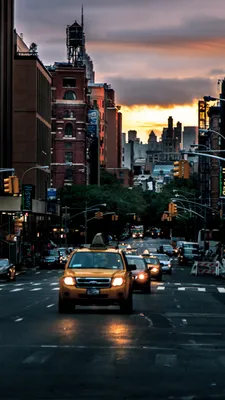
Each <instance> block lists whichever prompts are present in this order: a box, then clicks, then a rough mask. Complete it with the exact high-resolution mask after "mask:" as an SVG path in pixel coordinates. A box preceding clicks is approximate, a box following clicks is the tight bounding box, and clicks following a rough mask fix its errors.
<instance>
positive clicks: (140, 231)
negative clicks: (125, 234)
mask: <svg viewBox="0 0 225 400" xmlns="http://www.w3.org/2000/svg"><path fill="white" fill-rule="evenodd" d="M131 235H132V238H133V239H137V238H143V237H144V226H143V225H138V226H132V227H131Z"/></svg>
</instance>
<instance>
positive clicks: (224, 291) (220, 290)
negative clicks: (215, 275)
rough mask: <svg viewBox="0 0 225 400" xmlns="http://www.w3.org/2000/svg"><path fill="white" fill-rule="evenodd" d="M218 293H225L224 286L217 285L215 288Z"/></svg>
mask: <svg viewBox="0 0 225 400" xmlns="http://www.w3.org/2000/svg"><path fill="white" fill-rule="evenodd" d="M217 290H218V292H219V293H225V288H224V287H218V288H217Z"/></svg>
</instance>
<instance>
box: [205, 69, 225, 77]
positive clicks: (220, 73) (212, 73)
mask: <svg viewBox="0 0 225 400" xmlns="http://www.w3.org/2000/svg"><path fill="white" fill-rule="evenodd" d="M209 76H225V68H224V69H222V68H213V69H211V70H210V71H209Z"/></svg>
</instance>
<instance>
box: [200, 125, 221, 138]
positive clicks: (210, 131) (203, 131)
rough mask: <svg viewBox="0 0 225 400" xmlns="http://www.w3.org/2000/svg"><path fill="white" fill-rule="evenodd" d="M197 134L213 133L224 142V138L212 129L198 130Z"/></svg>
mask: <svg viewBox="0 0 225 400" xmlns="http://www.w3.org/2000/svg"><path fill="white" fill-rule="evenodd" d="M199 133H200V134H204V133H215V134H216V135H218V136H220V137H221V138H222V139H224V140H225V136H223V135H222V134H221V133H220V132H218V131H215V130H214V129H209V128H208V129H199Z"/></svg>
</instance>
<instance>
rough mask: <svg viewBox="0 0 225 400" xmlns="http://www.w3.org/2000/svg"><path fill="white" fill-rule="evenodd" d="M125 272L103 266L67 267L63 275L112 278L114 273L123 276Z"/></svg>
mask: <svg viewBox="0 0 225 400" xmlns="http://www.w3.org/2000/svg"><path fill="white" fill-rule="evenodd" d="M125 274H126V271H125V270H121V269H120V270H118V269H117V270H115V269H103V268H95V269H93V268H90V269H88V268H85V269H82V268H76V269H75V268H74V269H73V268H68V269H66V270H65V273H64V276H66V275H70V276H71V275H73V276H75V277H76V276H77V277H79V278H112V277H114V276H116V275H119V276H123V275H125Z"/></svg>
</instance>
